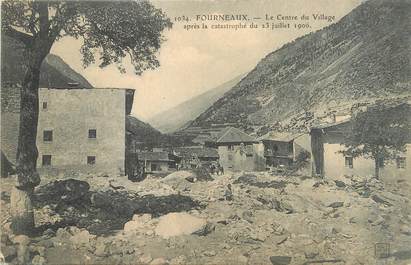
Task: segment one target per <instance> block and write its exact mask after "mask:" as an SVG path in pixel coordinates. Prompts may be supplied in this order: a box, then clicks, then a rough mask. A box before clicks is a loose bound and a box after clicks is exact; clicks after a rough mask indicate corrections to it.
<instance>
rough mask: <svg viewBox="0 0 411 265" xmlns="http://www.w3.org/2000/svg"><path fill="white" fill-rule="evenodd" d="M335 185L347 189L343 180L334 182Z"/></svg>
mask: <svg viewBox="0 0 411 265" xmlns="http://www.w3.org/2000/svg"><path fill="white" fill-rule="evenodd" d="M334 182H335V185H336V186H337V187H339V188H345V186H346V184H345V183H344V182H343V181H341V180H334Z"/></svg>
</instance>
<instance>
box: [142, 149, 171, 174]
mask: <svg viewBox="0 0 411 265" xmlns="http://www.w3.org/2000/svg"><path fill="white" fill-rule="evenodd" d="M137 158H138V161H139V163H140V165H142V166H143V168H144V172H146V173H155V172H169V171H174V170H177V163H176V160H177V159H178V158H177V157H176V156H175V155H173V154H170V153H169V152H138V153H137Z"/></svg>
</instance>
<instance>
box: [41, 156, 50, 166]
mask: <svg viewBox="0 0 411 265" xmlns="http://www.w3.org/2000/svg"><path fill="white" fill-rule="evenodd" d="M41 164H42V165H43V167H44V166H51V155H43V156H42V159H41Z"/></svg>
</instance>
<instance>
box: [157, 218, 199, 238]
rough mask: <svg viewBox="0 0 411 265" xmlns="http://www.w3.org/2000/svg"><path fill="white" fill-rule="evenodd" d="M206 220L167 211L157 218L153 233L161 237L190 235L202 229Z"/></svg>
mask: <svg viewBox="0 0 411 265" xmlns="http://www.w3.org/2000/svg"><path fill="white" fill-rule="evenodd" d="M206 225H207V221H206V220H204V219H201V218H198V217H195V216H192V215H190V214H187V213H169V214H166V215H164V216H162V217H160V218H159V222H158V225H157V227H156V228H155V233H156V235H158V236H161V237H163V238H170V237H174V236H180V235H190V234H192V233H195V232H197V231H200V230H202V229H204V227H205V226H206Z"/></svg>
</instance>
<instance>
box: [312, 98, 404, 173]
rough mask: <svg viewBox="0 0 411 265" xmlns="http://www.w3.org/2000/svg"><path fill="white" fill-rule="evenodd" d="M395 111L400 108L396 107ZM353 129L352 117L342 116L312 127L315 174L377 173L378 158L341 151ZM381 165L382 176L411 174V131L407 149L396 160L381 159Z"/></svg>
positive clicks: (393, 109)
mask: <svg viewBox="0 0 411 265" xmlns="http://www.w3.org/2000/svg"><path fill="white" fill-rule="evenodd" d="M408 108H409V104H408ZM392 111H396V107H394V108H392ZM410 114H411V112H410ZM410 117H411V115H410ZM351 128H352V125H351V120H350V119H341V120H339V121H336V122H334V123H331V124H323V125H317V126H314V127H313V128H312V129H311V132H310V134H311V146H312V158H313V174H314V175H317V176H327V177H338V176H344V175H359V176H370V175H374V173H375V161H374V160H372V159H368V158H364V157H357V158H353V157H350V156H344V155H343V154H342V153H341V151H343V150H345V147H344V144H345V142H346V135H347V134H348V133H350V132H351ZM379 168H380V176H381V177H383V178H392V177H395V178H401V177H409V172H410V169H411V133H410V135H409V136H408V144H406V152H405V153H401V154H399V155H398V157H397V158H396V159H395V160H394V161H384V160H381V161H380V162H379Z"/></svg>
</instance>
